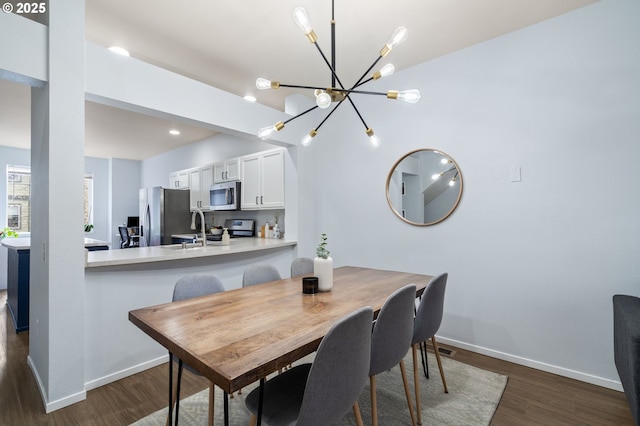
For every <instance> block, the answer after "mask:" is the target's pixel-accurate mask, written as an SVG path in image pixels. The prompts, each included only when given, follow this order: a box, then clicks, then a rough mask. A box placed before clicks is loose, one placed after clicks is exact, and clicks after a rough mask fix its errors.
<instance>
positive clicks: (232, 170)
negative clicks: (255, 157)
mask: <svg viewBox="0 0 640 426" xmlns="http://www.w3.org/2000/svg"><path fill="white" fill-rule="evenodd" d="M239 179H240V159H239V158H232V159H231V160H226V161H221V162H219V163H215V164H214V165H213V183H220V182H228V181H232V180H239Z"/></svg>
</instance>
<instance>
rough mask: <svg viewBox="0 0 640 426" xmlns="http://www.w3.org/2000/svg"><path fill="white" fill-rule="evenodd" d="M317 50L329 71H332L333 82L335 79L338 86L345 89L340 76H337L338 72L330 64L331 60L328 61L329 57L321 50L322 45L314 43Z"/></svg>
mask: <svg viewBox="0 0 640 426" xmlns="http://www.w3.org/2000/svg"><path fill="white" fill-rule="evenodd" d="M313 44H314V45H315V46H316V48H317V49H318V52H320V56H322V59H324V62H325V63H326V64H327V66H328V67H329V69H330V70H331V76H332V80H331V81H332V82H333V81H334V80H333V79H334V78H335V81H337V82H338V84H339V85H340V87H341V88H342V89H344V86H343V85H342V82H341V81H340V78H338V75H337V74H336V70H335V68H333V65H331V64H330V63H329V60H328V59H327V57H326V56H325V55H324V52H323V51H322V49H321V48H320V45H319V44H318V42H314V43H313ZM333 85H334V86H335V82H333Z"/></svg>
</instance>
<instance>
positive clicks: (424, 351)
mask: <svg viewBox="0 0 640 426" xmlns="http://www.w3.org/2000/svg"><path fill="white" fill-rule="evenodd" d="M420 356H421V358H422V371H424V377H426V378H427V379H428V378H429V364H428V363H427V342H422V343H420Z"/></svg>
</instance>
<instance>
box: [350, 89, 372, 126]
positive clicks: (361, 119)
mask: <svg viewBox="0 0 640 426" xmlns="http://www.w3.org/2000/svg"><path fill="white" fill-rule="evenodd" d="M347 99H349V102H350V103H351V106H352V107H353V109H354V111H355V112H356V114H358V117H359V118H360V121H362V124H363V125H364V128H365V129H368V128H369V126H367V123H365V121H364V118H362V115H361V114H360V111H358V108H356V104H354V103H353V101H352V100H351V98H350V97H349V96H347Z"/></svg>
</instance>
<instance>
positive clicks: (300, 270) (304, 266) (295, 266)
mask: <svg viewBox="0 0 640 426" xmlns="http://www.w3.org/2000/svg"><path fill="white" fill-rule="evenodd" d="M307 274H313V259H310V258H308V257H298V258H296V259H293V262H291V276H292V277H297V276H299V275H307Z"/></svg>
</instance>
